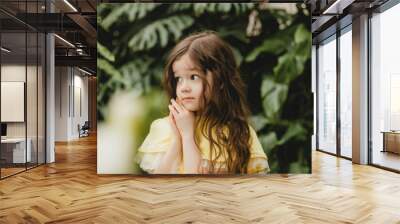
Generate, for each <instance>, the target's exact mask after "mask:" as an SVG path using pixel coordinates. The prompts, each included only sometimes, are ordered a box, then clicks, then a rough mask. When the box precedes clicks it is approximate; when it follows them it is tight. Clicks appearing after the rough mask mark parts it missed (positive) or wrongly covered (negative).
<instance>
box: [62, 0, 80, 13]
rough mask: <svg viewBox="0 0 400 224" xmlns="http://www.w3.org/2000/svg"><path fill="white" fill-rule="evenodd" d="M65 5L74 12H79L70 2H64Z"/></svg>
mask: <svg viewBox="0 0 400 224" xmlns="http://www.w3.org/2000/svg"><path fill="white" fill-rule="evenodd" d="M64 2H65V4H67V5H68V6H69V7H70V8H71V9H72V10H74V11H75V12H78V10H77V9H76V8H75V7H74V6H73V5H72V4H71V3H69V1H68V0H64Z"/></svg>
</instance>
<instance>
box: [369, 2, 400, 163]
mask: <svg viewBox="0 0 400 224" xmlns="http://www.w3.org/2000/svg"><path fill="white" fill-rule="evenodd" d="M398 21H400V4H398V5H396V6H394V7H392V8H390V9H388V10H387V11H385V12H383V13H381V14H377V15H374V16H373V17H372V19H371V22H372V24H371V25H372V38H371V40H372V49H371V50H372V55H371V57H372V74H371V75H372V77H371V79H372V80H371V88H372V89H371V91H372V93H371V95H372V97H371V108H372V111H371V116H372V117H371V119H372V125H371V133H372V163H373V164H377V165H380V166H385V167H388V168H391V169H396V170H400V110H399V109H400V108H399V107H400V105H399V104H400V103H399V99H398V96H399V95H400V63H399V60H398V53H399V52H400V44H399V42H398V40H399V39H400V30H398V29H393V27H397V25H398V24H397V23H398Z"/></svg>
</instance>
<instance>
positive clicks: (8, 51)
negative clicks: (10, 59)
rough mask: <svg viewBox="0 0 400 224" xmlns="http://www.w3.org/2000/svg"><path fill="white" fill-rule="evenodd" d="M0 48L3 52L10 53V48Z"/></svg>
mask: <svg viewBox="0 0 400 224" xmlns="http://www.w3.org/2000/svg"><path fill="white" fill-rule="evenodd" d="M1 50H2V51H4V52H7V53H10V52H11V50H9V49H7V48H5V47H1Z"/></svg>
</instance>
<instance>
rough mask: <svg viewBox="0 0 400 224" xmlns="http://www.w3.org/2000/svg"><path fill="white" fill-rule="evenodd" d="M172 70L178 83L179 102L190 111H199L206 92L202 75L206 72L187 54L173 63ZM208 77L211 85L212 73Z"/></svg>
mask: <svg viewBox="0 0 400 224" xmlns="http://www.w3.org/2000/svg"><path fill="white" fill-rule="evenodd" d="M172 70H173V72H174V77H175V79H176V83H177V85H176V95H177V98H178V101H179V103H180V104H182V105H183V106H184V107H185V108H186V109H187V110H189V111H192V112H196V111H199V110H200V108H201V106H202V103H201V102H202V99H203V94H204V85H203V80H202V79H201V78H200V77H201V76H203V77H204V75H205V74H203V72H202V71H199V70H198V69H197V68H196V66H195V65H194V64H193V62H192V60H191V59H190V57H189V56H188V55H187V54H185V55H183V56H182V57H181V58H179V59H178V60H176V61H175V62H174V63H173V64H172ZM206 79H207V82H208V83H209V85H210V86H211V81H212V80H211V75H210V74H209V75H207V76H206ZM207 92H208V91H206V97H207Z"/></svg>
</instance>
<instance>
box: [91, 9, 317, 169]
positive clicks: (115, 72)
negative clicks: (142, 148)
mask: <svg viewBox="0 0 400 224" xmlns="http://www.w3.org/2000/svg"><path fill="white" fill-rule="evenodd" d="M264 6H265V5H264ZM281 6H283V7H281ZM284 8H285V6H284V5H283V4H281V5H280V6H279V5H278V7H276V5H275V7H267V8H265V7H263V5H261V3H176V4H160V3H124V4H121V3H118V4H117V3H113V4H100V5H99V6H98V10H97V11H98V16H97V18H98V32H99V35H98V42H97V49H98V60H97V61H98V64H97V66H98V81H99V83H98V115H99V121H104V120H107V117H108V116H109V114H108V108H107V105H108V103H109V101H110V98H111V97H112V95H114V94H115V93H116V92H118V91H121V90H133V89H134V90H135V91H138V92H139V93H140V94H141V95H143V96H145V97H147V98H148V100H149V101H152V99H151V97H153V98H154V97H157V95H158V94H157V93H161V90H160V89H159V88H160V86H161V77H162V71H163V66H164V63H165V61H166V57H167V54H168V52H169V50H170V49H171V48H172V47H173V46H174V45H175V44H176V43H177V42H178V41H179V40H181V39H182V38H183V37H185V36H187V35H188V34H190V33H193V32H198V31H203V30H214V31H217V32H218V34H219V35H220V36H221V37H222V38H223V39H225V40H226V41H227V42H228V43H230V45H231V46H232V47H233V50H234V53H235V57H236V59H237V61H238V63H239V65H240V71H241V74H242V78H243V79H244V81H245V82H246V84H247V87H248V101H249V104H250V106H251V110H252V113H253V116H252V117H251V121H252V124H253V127H254V128H255V129H256V131H257V133H258V136H259V139H260V141H261V143H262V145H263V147H264V150H265V152H266V153H267V155H268V157H269V163H270V167H271V172H272V173H310V172H311V134H312V125H313V124H312V122H313V121H312V119H313V100H312V93H311V61H310V55H311V33H310V24H311V20H310V16H309V15H308V10H307V8H306V7H305V5H304V4H303V5H301V4H298V5H296V7H295V9H297V10H295V12H294V13H293V10H292V12H288V10H285V9H284ZM292 9H293V8H292ZM296 11H297V12H296ZM250 14H252V15H253V18H255V19H256V20H257V21H258V23H259V24H258V25H261V27H258V28H259V29H258V32H254V33H253V35H247V32H246V30H247V29H248V27H249V22H250V19H249V18H250ZM254 15H256V16H254ZM253 27H255V30H257V26H253ZM155 93H156V94H155ZM149 96H150V97H149ZM151 108H152V110H153V111H154V110H156V111H157V110H158V111H160V112H155V113H152V114H153V116H159V115H161V114H162V113H161V112H164V111H166V103H165V104H162V103H161V104H160V103H159V104H157V105H155V104H152V106H151ZM154 118H156V117H154ZM154 118H153V117H152V118H148V120H149V122H150V121H151V120H152V119H154ZM147 126H148V124H147ZM147 131H148V129H147V130H145V131H143V133H146V132H147ZM142 138H143V136H142Z"/></svg>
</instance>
